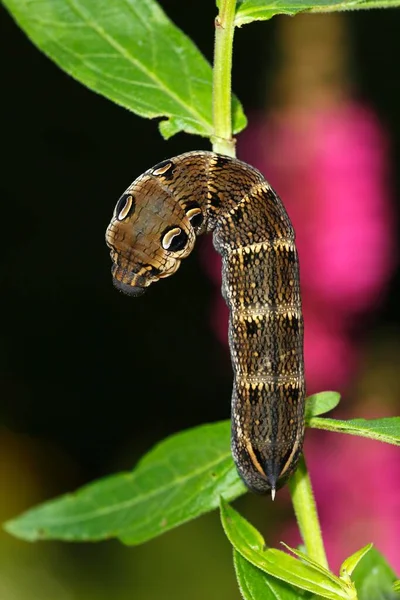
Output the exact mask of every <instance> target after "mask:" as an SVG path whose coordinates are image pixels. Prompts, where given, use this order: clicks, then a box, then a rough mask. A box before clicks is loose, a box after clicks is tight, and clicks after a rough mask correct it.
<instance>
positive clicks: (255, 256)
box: [106, 151, 305, 498]
mask: <svg viewBox="0 0 400 600" xmlns="http://www.w3.org/2000/svg"><path fill="white" fill-rule="evenodd" d="M206 232H213V241H214V246H215V248H216V250H217V251H218V252H219V253H220V254H221V256H222V295H223V296H224V298H225V301H226V302H227V304H228V307H229V310H230V319H229V346H230V352H231V359H232V366H233V371H234V383H233V393H232V412H231V424H232V426H231V446H232V454H233V459H234V462H235V464H236V467H237V470H238V472H239V475H240V477H241V478H242V480H243V481H244V483H245V484H246V486H247V487H248V488H249V489H250V490H252V491H254V492H256V493H260V494H264V493H266V492H269V491H270V492H271V494H272V498H274V497H275V491H276V490H277V489H278V488H280V487H282V485H283V484H284V483H285V482H286V481H287V479H288V478H289V476H290V475H291V474H292V473H293V471H294V470H295V468H296V466H297V463H298V460H299V457H300V455H301V452H302V445H303V437H304V398H305V383H304V360H303V317H302V312H301V298H300V282H299V262H298V256H297V250H296V246H295V235H294V230H293V227H292V224H291V222H290V219H289V217H288V214H287V212H286V210H285V208H284V206H283V204H282V202H281V200H280V199H279V197H278V196H277V194H276V193H275V192H274V191H273V189H272V188H271V186H270V185H269V184H268V183H267V181H266V180H265V179H264V177H263V175H262V174H261V173H260V172H259V171H258V170H257V169H255V168H253V167H251V166H250V165H248V164H246V163H244V162H241V161H240V160H237V159H235V158H230V157H227V156H222V155H219V154H214V153H213V152H203V151H194V152H187V153H185V154H181V155H179V156H176V157H174V158H171V159H168V160H165V161H163V162H160V163H159V164H157V165H155V166H154V167H152V168H151V169H148V170H147V171H146V172H145V173H144V174H143V175H141V176H140V177H138V178H137V179H136V180H135V181H134V182H133V183H132V184H131V185H130V186H129V187H128V189H127V190H126V191H125V192H124V193H123V194H122V196H121V197H120V198H119V200H118V202H117V204H116V206H115V209H114V214H113V217H112V219H111V222H110V224H109V226H108V228H107V232H106V242H107V245H108V246H109V248H110V254H111V259H112V263H113V264H112V276H113V283H114V285H115V286H116V287H117V288H118V289H119V290H121V291H122V292H124V293H126V294H129V295H132V296H137V295H139V294H141V293H143V292H144V291H145V290H146V289H147V288H148V287H149V286H150V285H151V284H152V283H154V282H156V281H158V280H159V279H163V278H165V277H169V276H170V275H172V274H173V273H175V272H176V271H177V270H178V268H179V266H180V264H181V261H182V260H183V259H184V258H186V257H187V256H188V255H189V254H190V253H191V251H192V250H193V247H194V244H195V241H196V238H197V236H198V235H200V234H202V233H206Z"/></svg>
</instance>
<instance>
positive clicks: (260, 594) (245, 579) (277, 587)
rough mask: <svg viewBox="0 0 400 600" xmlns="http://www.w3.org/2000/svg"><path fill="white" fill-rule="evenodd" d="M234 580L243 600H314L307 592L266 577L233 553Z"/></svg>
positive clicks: (237, 554)
mask: <svg viewBox="0 0 400 600" xmlns="http://www.w3.org/2000/svg"><path fill="white" fill-rule="evenodd" d="M233 561H234V565H235V571H236V578H237V581H238V584H239V589H240V592H241V594H242V596H243V598H244V600H299V598H302V599H304V600H306V599H307V600H314V599H315V600H316V596H314V595H313V594H309V593H308V592H304V593H302V592H300V591H299V590H298V589H296V588H294V587H293V586H291V585H289V584H287V583H284V582H283V581H280V580H279V579H277V578H276V577H271V576H270V575H267V574H266V573H264V572H263V571H261V569H258V568H257V567H255V566H254V565H252V564H251V563H250V562H249V561H248V560H246V559H245V558H243V556H242V555H241V554H239V552H237V551H236V550H234V551H233Z"/></svg>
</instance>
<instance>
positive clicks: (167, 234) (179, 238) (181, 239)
mask: <svg viewBox="0 0 400 600" xmlns="http://www.w3.org/2000/svg"><path fill="white" fill-rule="evenodd" d="M187 241H188V236H187V233H186V232H185V231H183V229H181V228H180V227H168V229H166V230H165V231H164V233H163V234H162V236H161V245H162V247H163V248H164V250H169V251H170V252H179V250H183V248H184V247H185V246H186V243H187Z"/></svg>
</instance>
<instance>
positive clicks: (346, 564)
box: [340, 544, 372, 581]
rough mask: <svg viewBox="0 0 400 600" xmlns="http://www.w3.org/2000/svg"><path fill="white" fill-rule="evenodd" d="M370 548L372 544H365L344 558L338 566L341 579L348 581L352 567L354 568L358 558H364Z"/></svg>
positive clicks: (358, 560)
mask: <svg viewBox="0 0 400 600" xmlns="http://www.w3.org/2000/svg"><path fill="white" fill-rule="evenodd" d="M371 548H372V544H367V546H364V547H363V548H361V550H358V551H357V552H355V553H354V554H352V555H351V556H349V557H348V558H346V560H345V561H343V563H342V565H341V567H340V577H341V578H342V579H345V580H346V581H350V578H351V575H352V574H353V571H354V569H355V568H356V566H357V565H358V563H359V562H360V560H361V559H362V558H364V556H365V555H366V554H367V552H369V551H370V550H371Z"/></svg>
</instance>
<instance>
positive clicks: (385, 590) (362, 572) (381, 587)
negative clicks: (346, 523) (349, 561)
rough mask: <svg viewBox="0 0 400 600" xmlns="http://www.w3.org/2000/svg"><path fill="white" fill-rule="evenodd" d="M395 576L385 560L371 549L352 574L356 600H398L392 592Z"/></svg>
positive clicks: (376, 551) (374, 549)
mask: <svg viewBox="0 0 400 600" xmlns="http://www.w3.org/2000/svg"><path fill="white" fill-rule="evenodd" d="M395 579H396V576H395V574H394V573H393V571H392V569H391V568H390V566H389V565H388V564H387V562H386V559H385V558H384V557H383V556H382V554H380V553H379V552H378V550H376V548H372V549H371V550H370V551H369V552H368V553H367V554H366V555H365V556H364V557H363V558H362V560H360V562H359V563H358V565H357V567H356V568H355V570H354V573H353V581H354V582H355V584H356V588H357V593H358V600H398V596H397V595H396V593H395V592H394V591H393V582H394V581H395Z"/></svg>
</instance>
